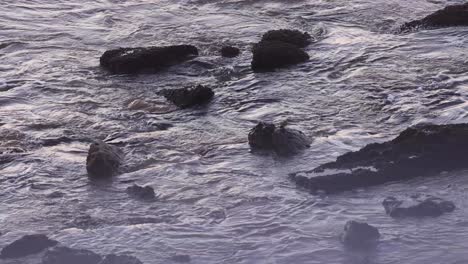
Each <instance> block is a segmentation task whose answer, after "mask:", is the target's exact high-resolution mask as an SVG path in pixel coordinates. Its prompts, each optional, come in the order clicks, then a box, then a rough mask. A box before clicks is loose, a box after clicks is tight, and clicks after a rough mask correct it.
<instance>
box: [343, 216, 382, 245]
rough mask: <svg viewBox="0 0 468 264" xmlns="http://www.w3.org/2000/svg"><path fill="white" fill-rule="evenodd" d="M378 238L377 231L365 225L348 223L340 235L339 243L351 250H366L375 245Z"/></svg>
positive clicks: (353, 222)
mask: <svg viewBox="0 0 468 264" xmlns="http://www.w3.org/2000/svg"><path fill="white" fill-rule="evenodd" d="M379 238H380V233H379V230H378V229H377V228H375V227H373V226H371V225H369V224H367V223H360V222H356V221H348V222H347V223H346V225H345V227H344V232H343V234H342V235H341V242H343V244H344V245H345V246H346V247H349V248H353V249H366V248H370V247H372V246H374V245H375V243H376V242H377V241H378V239H379Z"/></svg>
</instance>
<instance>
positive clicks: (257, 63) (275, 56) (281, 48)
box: [251, 41, 309, 72]
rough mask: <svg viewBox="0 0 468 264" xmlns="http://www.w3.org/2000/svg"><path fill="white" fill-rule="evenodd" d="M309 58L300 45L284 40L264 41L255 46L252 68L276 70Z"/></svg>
mask: <svg viewBox="0 0 468 264" xmlns="http://www.w3.org/2000/svg"><path fill="white" fill-rule="evenodd" d="M308 60H309V55H308V54H307V53H306V52H305V51H303V50H302V49H300V48H299V47H298V46H296V45H293V44H290V43H286V42H282V41H262V42H260V43H258V44H256V45H255V46H254V48H253V59H252V63H251V66H252V70H253V71H254V72H267V71H274V70H275V69H277V68H283V67H287V66H290V65H294V64H299V63H302V62H306V61H308Z"/></svg>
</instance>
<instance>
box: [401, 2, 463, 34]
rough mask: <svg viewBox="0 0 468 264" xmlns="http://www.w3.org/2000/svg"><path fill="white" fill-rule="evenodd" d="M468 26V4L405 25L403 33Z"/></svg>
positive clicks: (402, 28) (450, 7)
mask: <svg viewBox="0 0 468 264" xmlns="http://www.w3.org/2000/svg"><path fill="white" fill-rule="evenodd" d="M456 26H468V3H465V4H461V5H451V6H447V7H445V8H444V9H442V10H439V11H437V12H435V13H433V14H430V15H428V16H426V17H425V18H423V19H420V20H415V21H411V22H408V23H406V24H404V25H403V26H402V27H401V31H403V32H406V31H411V30H414V29H417V28H429V29H430V28H444V27H456Z"/></svg>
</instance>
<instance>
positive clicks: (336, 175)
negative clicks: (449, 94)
mask: <svg viewBox="0 0 468 264" xmlns="http://www.w3.org/2000/svg"><path fill="white" fill-rule="evenodd" d="M467 157H468V124H454V125H432V124H421V125H418V126H415V127H411V128H408V129H406V130H405V131H403V132H402V133H401V134H400V135H399V136H398V137H397V138H395V139H394V140H391V141H388V142H385V143H380V144H376V143H374V144H370V145H368V146H366V147H364V148H362V149H361V150H359V151H357V152H349V153H346V154H344V155H342V156H340V157H338V158H337V160H336V161H335V162H331V163H327V164H324V165H321V166H319V167H318V168H316V169H314V170H312V171H309V172H300V173H294V174H291V175H290V176H291V178H292V179H293V180H294V181H295V182H296V183H297V185H299V186H302V187H305V188H307V189H309V190H311V191H319V190H322V191H325V192H328V193H334V192H340V191H346V190H351V189H354V188H360V187H368V186H375V185H379V184H383V183H387V182H392V181H399V180H407V179H411V178H415V177H419V176H431V175H439V174H440V173H441V172H444V171H452V170H459V169H465V168H467V167H468V162H467V161H468V160H467Z"/></svg>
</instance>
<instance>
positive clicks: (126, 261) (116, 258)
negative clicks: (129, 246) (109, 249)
mask: <svg viewBox="0 0 468 264" xmlns="http://www.w3.org/2000/svg"><path fill="white" fill-rule="evenodd" d="M99 264H143V262H141V261H140V260H139V259H137V258H135V257H133V256H127V255H114V254H110V255H107V256H106V257H105V258H104V259H103V260H102V261H101V262H100V263H99Z"/></svg>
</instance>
